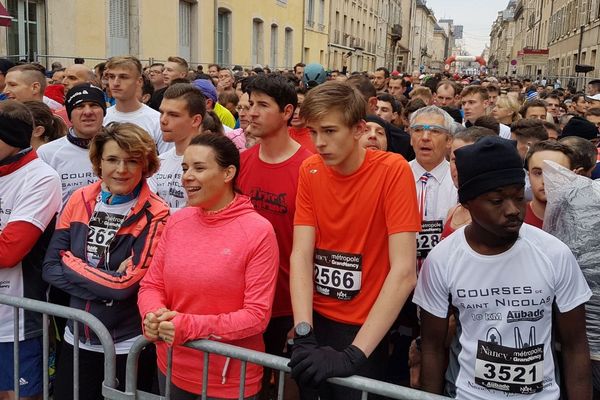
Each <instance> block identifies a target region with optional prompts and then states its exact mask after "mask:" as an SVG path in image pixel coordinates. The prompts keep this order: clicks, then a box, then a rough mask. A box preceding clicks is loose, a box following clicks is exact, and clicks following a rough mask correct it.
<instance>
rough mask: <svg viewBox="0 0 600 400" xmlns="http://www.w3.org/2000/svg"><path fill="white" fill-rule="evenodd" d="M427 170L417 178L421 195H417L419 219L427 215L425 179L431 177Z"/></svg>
mask: <svg viewBox="0 0 600 400" xmlns="http://www.w3.org/2000/svg"><path fill="white" fill-rule="evenodd" d="M432 176H433V175H431V174H430V173H429V172H425V173H424V174H423V175H421V177H420V178H419V182H420V183H421V195H420V196H419V211H421V220H423V219H424V217H426V216H427V181H428V180H429V178H431V177H432Z"/></svg>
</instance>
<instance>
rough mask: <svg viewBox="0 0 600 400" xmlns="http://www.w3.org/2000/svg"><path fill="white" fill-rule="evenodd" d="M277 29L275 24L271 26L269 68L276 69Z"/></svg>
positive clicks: (277, 51)
mask: <svg viewBox="0 0 600 400" xmlns="http://www.w3.org/2000/svg"><path fill="white" fill-rule="evenodd" d="M278 33H279V30H278V27H277V25H276V24H273V25H271V67H272V68H277V67H278V66H279V64H278V57H279V39H278Z"/></svg>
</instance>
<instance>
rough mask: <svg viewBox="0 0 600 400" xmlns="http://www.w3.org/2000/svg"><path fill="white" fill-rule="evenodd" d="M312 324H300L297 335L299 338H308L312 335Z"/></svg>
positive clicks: (297, 326) (297, 327)
mask: <svg viewBox="0 0 600 400" xmlns="http://www.w3.org/2000/svg"><path fill="white" fill-rule="evenodd" d="M310 329H311V328H310V324H309V323H308V322H300V323H299V324H298V325H296V329H295V331H296V335H298V336H306V335H308V334H309V333H310Z"/></svg>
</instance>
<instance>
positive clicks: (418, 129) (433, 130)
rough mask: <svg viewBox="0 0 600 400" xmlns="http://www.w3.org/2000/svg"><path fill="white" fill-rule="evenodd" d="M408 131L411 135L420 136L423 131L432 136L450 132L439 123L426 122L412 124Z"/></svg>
mask: <svg viewBox="0 0 600 400" xmlns="http://www.w3.org/2000/svg"><path fill="white" fill-rule="evenodd" d="M410 131H411V133H412V134H413V135H417V136H421V135H423V134H424V133H425V131H429V134H430V135H432V136H439V135H444V134H448V133H450V131H449V130H448V129H446V128H444V127H443V126H440V125H428V124H413V125H411V126H410Z"/></svg>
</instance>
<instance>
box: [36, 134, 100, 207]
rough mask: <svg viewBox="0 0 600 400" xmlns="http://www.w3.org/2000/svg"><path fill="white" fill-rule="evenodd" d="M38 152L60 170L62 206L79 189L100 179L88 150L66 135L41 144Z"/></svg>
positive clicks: (57, 170)
mask: <svg viewBox="0 0 600 400" xmlns="http://www.w3.org/2000/svg"><path fill="white" fill-rule="evenodd" d="M37 154H38V157H39V158H41V159H42V160H44V161H45V162H46V163H47V164H48V165H50V166H51V167H52V168H54V170H55V171H56V172H58V176H59V177H60V181H61V183H62V207H64V206H65V204H67V200H69V197H71V195H72V194H73V192H75V191H76V190H77V189H79V188H82V187H84V186H87V185H90V184H92V183H94V182H96V181H97V180H98V177H97V176H96V174H94V171H93V170H92V162H91V161H90V156H89V152H88V150H86V149H82V148H81V147H79V146H75V145H74V144H73V143H71V142H69V140H68V139H67V137H66V136H64V137H62V138H60V139H57V140H54V141H52V142H50V143H46V144H44V145H42V146H40V148H38V149H37Z"/></svg>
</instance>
